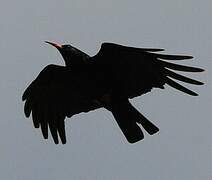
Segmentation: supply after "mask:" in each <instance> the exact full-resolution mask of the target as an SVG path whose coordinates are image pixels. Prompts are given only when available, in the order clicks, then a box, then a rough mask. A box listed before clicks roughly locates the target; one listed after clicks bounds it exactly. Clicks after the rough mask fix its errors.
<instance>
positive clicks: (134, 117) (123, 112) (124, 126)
mask: <svg viewBox="0 0 212 180" xmlns="http://www.w3.org/2000/svg"><path fill="white" fill-rule="evenodd" d="M111 112H112V114H113V116H114V118H115V120H116V122H117V123H118V125H119V127H120V129H121V130H122V132H123V134H124V135H125V137H126V139H127V140H128V142H130V143H135V142H137V141H140V140H142V139H143V138H144V134H143V132H142V130H141V129H140V127H139V126H138V124H137V123H139V124H141V125H142V126H143V128H144V129H145V130H146V131H147V132H148V133H149V134H151V135H152V134H155V133H156V132H158V131H159V129H158V128H157V127H156V126H155V125H154V124H152V123H151V122H150V121H149V120H148V119H146V118H145V117H144V116H143V115H142V114H141V113H140V112H138V110H136V109H135V108H134V107H133V106H132V105H131V104H130V102H129V101H128V100H126V101H122V102H120V103H117V104H114V105H113V107H112V110H111Z"/></svg>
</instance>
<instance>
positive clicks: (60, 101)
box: [23, 42, 202, 143]
mask: <svg viewBox="0 0 212 180" xmlns="http://www.w3.org/2000/svg"><path fill="white" fill-rule="evenodd" d="M48 43H50V42H48ZM50 44H52V45H53V46H55V47H56V48H57V49H58V50H59V51H60V53H61V54H62V56H63V58H64V60H65V64H66V66H65V67H63V66H57V65H49V66H47V67H46V68H44V69H43V70H42V72H41V73H40V74H39V76H38V77H37V78H36V79H35V80H34V81H33V82H32V84H31V85H30V86H29V87H28V88H27V90H26V91H25V93H24V95H23V100H26V103H25V114H26V116H27V117H29V115H30V112H31V111H32V117H33V122H34V125H35V127H39V124H40V125H41V129H42V132H43V135H44V138H47V137H48V129H47V127H48V125H49V128H50V130H51V133H52V136H53V139H54V140H55V143H58V138H57V132H58V133H59V135H60V137H61V140H62V142H63V143H65V129H64V119H65V117H66V116H67V117H71V116H72V115H74V114H77V113H80V112H89V111H90V110H94V109H97V108H101V107H104V108H106V109H108V110H109V111H111V112H112V114H113V116H114V118H115V119H116V121H117V123H118V125H119V127H120V128H121V130H122V132H123V133H124V135H125V137H126V138H127V140H128V141H129V142H131V143H134V142H137V141H139V140H141V139H143V133H142V131H141V129H140V127H139V126H138V124H137V123H139V124H141V125H142V126H143V127H144V129H145V130H146V131H147V132H148V133H149V134H154V133H156V132H158V130H159V129H158V128H157V127H156V126H155V125H154V124H152V123H151V122H150V121H149V120H147V119H146V118H145V117H144V116H143V115H142V114H141V113H139V112H138V111H137V110H136V109H135V108H134V107H133V106H132V104H131V103H130V102H129V98H133V97H137V96H140V95H142V94H144V93H147V92H149V91H151V89H152V88H162V89H163V88H164V85H165V84H169V85H170V86H172V87H174V88H176V89H178V90H180V91H183V92H185V93H187V94H189V95H194V96H195V95H197V94H196V93H194V92H193V91H191V90H189V89H187V88H185V87H183V86H181V85H179V84H178V83H176V82H174V81H173V80H171V79H170V78H169V77H171V78H175V79H177V80H181V81H184V82H187V83H191V84H196V85H201V84H202V83H201V82H199V81H196V80H193V79H189V78H187V77H184V76H181V75H178V74H176V73H174V72H172V71H170V70H168V68H169V69H174V70H180V71H188V72H201V71H202V69H200V68H194V67H188V66H182V65H176V64H173V63H169V62H166V61H162V60H161V59H165V60H181V59H190V58H192V57H190V56H176V55H163V54H156V53H152V52H157V51H162V49H141V48H132V47H126V46H122V45H117V44H112V43H103V45H102V47H101V49H100V51H99V53H97V55H95V56H93V57H90V56H88V55H87V54H85V53H84V52H81V51H80V50H78V49H76V48H74V47H72V46H70V45H62V46H61V45H57V44H55V43H50Z"/></svg>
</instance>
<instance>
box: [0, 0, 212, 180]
mask: <svg viewBox="0 0 212 180" xmlns="http://www.w3.org/2000/svg"><path fill="white" fill-rule="evenodd" d="M211 17H212V1H211V0H202V1H197V0H178V1H170V0H157V1H153V0H144V1H138V0H135V1H126V0H116V1H115V0H107V1H106V0H105V1H102V0H98V1H97V0H89V1H82V0H61V1H58V0H51V1H50V0H49V1H47V0H46V1H43V0H36V1H29V0H28V1H27V0H19V1H11V0H8V1H4V0H2V2H1V6H0V28H1V30H0V39H1V40H0V51H1V55H0V56H1V60H0V87H1V94H0V99H1V102H0V103H1V110H0V111H1V117H2V118H1V121H0V127H1V131H0V147H1V148H0V172H1V179H5V180H7V179H8V180H19V179H20V180H23V179H30V180H37V179H46V180H50V179H51V180H56V179H64V180H65V179H77V180H78V179H79V180H81V179H82V180H108V179H114V180H120V179H122V180H128V179H148V180H179V179H180V180H188V179H192V180H200V179H204V180H211V179H212V168H211V167H212V156H211V153H212V141H211V137H212V132H211V125H212V122H211V121H212V120H211V107H212V96H211V90H212V83H211V82H212V74H211V71H212V55H211V48H212V24H211ZM44 40H52V41H56V42H60V43H71V44H72V45H74V46H76V47H78V48H80V49H82V50H84V51H85V52H87V53H88V54H90V55H94V54H95V53H96V52H97V51H98V49H99V47H100V44H101V43H102V42H103V41H109V42H116V43H120V44H125V45H130V46H138V47H157V48H165V49H166V52H167V53H180V54H188V55H193V56H194V57H195V58H194V60H192V61H190V62H186V61H185V62H182V64H187V65H193V66H198V67H202V68H205V69H206V70H207V71H206V72H204V73H201V74H189V75H190V77H192V78H196V79H199V80H202V81H204V82H205V83H206V85H204V86H202V87H195V86H189V87H191V89H193V90H194V91H196V92H198V93H199V94H200V96H198V97H190V96H188V95H184V94H182V93H180V92H178V91H176V90H174V89H172V88H170V87H167V88H166V89H165V90H159V89H155V90H153V91H152V92H151V93H149V94H147V95H144V96H142V97H139V98H136V99H133V100H132V102H133V104H134V105H135V106H136V107H137V108H138V109H139V110H140V111H141V112H142V113H143V114H144V115H146V116H147V117H148V118H149V119H150V120H151V121H153V122H154V123H155V124H157V125H158V126H159V128H160V132H159V133H158V134H156V135H154V136H148V135H147V134H146V136H145V139H144V140H143V141H141V142H138V143H136V144H134V145H131V144H128V143H127V142H126V140H125V138H124V136H123V135H122V133H121V131H120V130H119V128H118V126H117V125H116V122H115V121H114V120H113V118H112V116H111V114H110V113H108V112H107V111H105V110H102V109H101V110H98V111H94V112H91V113H87V114H80V115H77V116H74V117H72V118H71V119H68V120H67V121H66V129H67V140H68V142H67V144H66V145H57V146H56V145H54V143H53V141H52V139H49V140H48V141H45V140H43V139H42V136H41V133H40V131H39V130H37V129H34V128H33V127H32V122H31V119H26V118H25V117H24V114H23V103H22V102H21V95H22V92H23V90H24V89H25V87H26V86H27V84H28V83H29V82H31V80H32V79H33V78H35V77H36V76H37V74H38V73H39V72H40V71H41V69H42V68H43V67H44V66H46V65H47V64H50V63H54V64H62V63H63V62H62V59H61V56H60V55H59V53H58V52H57V51H56V50H55V49H53V48H52V47H50V46H48V45H46V44H45V43H44ZM26 69H27V71H26ZM29 69H30V71H29Z"/></svg>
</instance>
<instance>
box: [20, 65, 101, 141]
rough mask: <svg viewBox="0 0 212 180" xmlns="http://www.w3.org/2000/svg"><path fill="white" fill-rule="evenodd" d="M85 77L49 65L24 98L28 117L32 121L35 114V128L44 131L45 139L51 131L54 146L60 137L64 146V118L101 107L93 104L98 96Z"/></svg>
mask: <svg viewBox="0 0 212 180" xmlns="http://www.w3.org/2000/svg"><path fill="white" fill-rule="evenodd" d="M86 77H87V76H85V77H84V76H83V73H81V75H80V73H78V74H77V76H76V74H75V72H73V71H71V70H69V68H67V67H62V66H56V65H49V66H47V67H45V68H44V69H43V70H42V71H41V73H40V74H39V75H38V77H37V78H36V79H35V80H34V81H33V82H32V83H31V84H30V85H29V86H28V87H27V89H26V90H25V92H24V94H23V96H22V99H23V101H25V106H24V112H25V115H26V117H29V116H30V114H31V113H32V119H33V124H34V127H35V128H39V127H41V130H42V134H43V137H44V138H45V139H47V138H48V127H49V129H50V132H51V134H52V137H53V139H54V142H55V144H58V142H59V141H58V135H59V136H60V138H61V141H62V143H63V144H65V143H66V135H65V124H64V120H65V117H66V116H67V117H71V116H72V115H74V114H77V113H81V112H88V111H91V110H94V109H97V108H100V107H101V105H100V104H98V103H96V101H93V99H95V98H94V96H95V92H92V88H88V85H89V87H92V86H94V83H93V82H92V81H90V78H86ZM82 86H83V87H82ZM85 89H86V92H84V91H85ZM82 91H83V92H82Z"/></svg>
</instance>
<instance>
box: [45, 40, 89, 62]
mask: <svg viewBox="0 0 212 180" xmlns="http://www.w3.org/2000/svg"><path fill="white" fill-rule="evenodd" d="M45 42H46V43H48V44H50V45H52V46H54V47H55V48H57V49H58V50H59V52H60V54H61V55H62V57H63V59H64V61H65V64H66V66H73V65H79V64H82V63H83V64H84V63H85V62H86V60H87V58H89V56H88V55H87V54H85V53H84V52H82V51H80V50H79V49H77V48H75V47H73V46H71V45H70V44H63V45H60V44H58V43H53V42H49V41H45Z"/></svg>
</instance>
